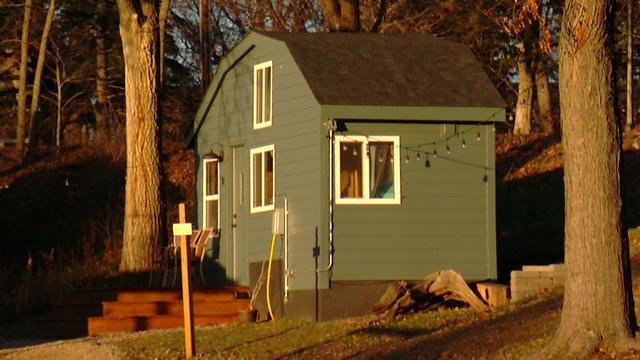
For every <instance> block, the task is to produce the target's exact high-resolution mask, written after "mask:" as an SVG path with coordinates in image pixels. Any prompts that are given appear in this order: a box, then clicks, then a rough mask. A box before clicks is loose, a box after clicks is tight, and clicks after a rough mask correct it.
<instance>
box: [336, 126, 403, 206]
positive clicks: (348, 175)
mask: <svg viewBox="0 0 640 360" xmlns="http://www.w3.org/2000/svg"><path fill="white" fill-rule="evenodd" d="M399 149H400V137H398V136H372V137H365V136H342V135H338V136H336V138H335V184H336V189H335V192H336V193H335V199H336V203H337V204H400V166H399V164H398V163H397V161H396V160H397V159H399V152H400V150H399Z"/></svg>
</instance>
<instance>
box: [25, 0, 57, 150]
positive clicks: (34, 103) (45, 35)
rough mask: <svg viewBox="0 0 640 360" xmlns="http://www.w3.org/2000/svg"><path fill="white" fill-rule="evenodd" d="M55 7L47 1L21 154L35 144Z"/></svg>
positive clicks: (52, 0)
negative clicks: (37, 114) (26, 139)
mask: <svg viewBox="0 0 640 360" xmlns="http://www.w3.org/2000/svg"><path fill="white" fill-rule="evenodd" d="M55 9H56V0H51V1H49V8H48V9H47V18H46V19H45V22H44V29H43V30H42V38H41V39H40V48H39V50H38V61H37V63H36V72H35V77H34V79H33V90H32V92H31V107H30V108H29V117H28V119H29V123H28V133H29V146H28V147H27V149H28V151H27V154H25V155H23V156H29V155H32V154H29V153H33V151H34V149H35V146H36V142H37V139H36V133H35V131H34V123H35V116H36V113H37V112H38V104H39V103H40V89H41V86H40V85H41V83H42V70H43V69H44V63H45V60H46V58H47V42H48V40H49V31H50V30H51V23H52V22H53V14H54V13H55Z"/></svg>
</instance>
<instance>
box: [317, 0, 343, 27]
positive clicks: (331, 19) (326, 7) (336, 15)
mask: <svg viewBox="0 0 640 360" xmlns="http://www.w3.org/2000/svg"><path fill="white" fill-rule="evenodd" d="M338 1H339V0H320V6H321V7H322V15H323V16H324V24H325V26H326V27H327V28H329V31H339V30H340V4H339V2H338Z"/></svg>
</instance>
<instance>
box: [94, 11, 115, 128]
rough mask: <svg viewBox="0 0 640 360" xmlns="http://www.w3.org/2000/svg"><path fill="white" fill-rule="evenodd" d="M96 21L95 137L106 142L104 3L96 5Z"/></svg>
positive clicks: (107, 120)
mask: <svg viewBox="0 0 640 360" xmlns="http://www.w3.org/2000/svg"><path fill="white" fill-rule="evenodd" d="M97 15H98V21H97V24H96V32H95V33H96V39H95V40H96V110H95V116H96V128H97V129H96V131H97V133H96V136H97V137H98V139H101V140H108V139H109V137H110V135H111V129H110V124H109V116H108V111H107V108H108V104H107V102H108V99H109V90H108V88H107V44H106V42H107V40H106V36H105V28H106V24H105V21H106V1H105V0H100V1H98V4H97Z"/></svg>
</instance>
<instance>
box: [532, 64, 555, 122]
mask: <svg viewBox="0 0 640 360" xmlns="http://www.w3.org/2000/svg"><path fill="white" fill-rule="evenodd" d="M536 97H537V98H538V114H539V115H540V122H541V123H542V130H543V131H544V132H545V133H546V134H551V133H553V132H554V130H555V129H554V123H553V115H552V114H551V93H550V91H549V75H548V71H547V66H546V65H545V62H544V61H543V60H538V61H537V62H536Z"/></svg>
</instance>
